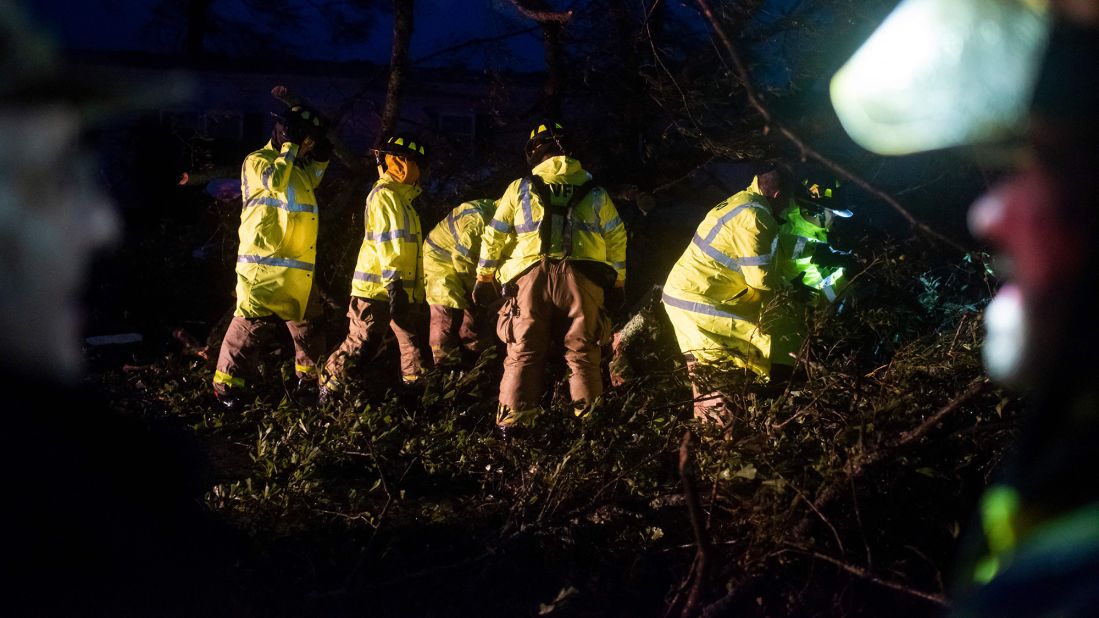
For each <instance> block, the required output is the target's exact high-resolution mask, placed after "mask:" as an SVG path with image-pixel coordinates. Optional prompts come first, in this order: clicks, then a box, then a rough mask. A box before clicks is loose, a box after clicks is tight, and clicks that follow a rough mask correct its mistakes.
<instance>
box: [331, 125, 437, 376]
mask: <svg viewBox="0 0 1099 618" xmlns="http://www.w3.org/2000/svg"><path fill="white" fill-rule="evenodd" d="M376 153H377V154H378V156H379V157H380V156H381V155H384V156H385V171H384V172H383V173H382V175H381V177H380V178H379V179H378V181H377V182H376V183H374V188H373V189H372V190H371V191H370V194H369V195H368V196H367V198H366V233H365V236H364V238H363V243H362V246H361V248H360V249H359V257H358V261H357V262H356V263H355V274H354V276H353V278H352V281H351V305H350V307H349V309H348V312H347V316H348V318H349V319H350V324H349V327H348V333H347V338H346V339H344V341H343V343H342V344H340V346H339V348H337V349H336V351H335V352H333V353H332V354H331V356H330V357H329V359H328V363H327V365H326V366H325V372H326V373H327V375H328V379H327V380H326V383H325V387H324V388H325V392H326V393H330V392H333V391H335V390H338V389H339V388H340V380H341V379H342V378H343V377H344V370H345V368H346V365H347V362H348V361H349V360H351V359H352V358H367V359H369V358H371V357H372V356H373V355H374V354H375V353H376V352H377V351H378V350H379V344H380V343H381V341H382V338H383V336H384V334H385V329H386V328H389V329H391V330H392V331H393V334H394V335H395V336H396V338H397V345H398V347H399V348H400V355H401V377H402V380H403V381H404V382H405V383H409V382H415V381H416V380H417V379H418V378H419V377H420V374H421V373H422V371H423V367H424V358H423V345H422V341H421V340H420V337H419V335H418V333H417V328H416V324H415V311H414V309H413V305H414V304H423V302H424V283H423V281H424V273H423V262H422V259H421V254H420V251H421V249H420V243H422V242H423V232H422V230H421V229H420V217H419V215H418V214H417V213H416V209H415V208H413V206H412V200H413V199H415V198H416V197H417V196H419V195H420V193H421V191H422V190H421V189H420V185H419V180H420V164H421V163H422V162H423V161H424V157H425V150H424V146H423V144H421V143H417V142H416V141H415V139H414V138H411V137H408V136H394V137H390V138H388V139H387V140H385V141H384V142H383V143H382V144H381V145H380V146H379V147H378V148H377V149H376Z"/></svg>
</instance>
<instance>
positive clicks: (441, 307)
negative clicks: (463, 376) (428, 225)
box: [424, 199, 496, 365]
mask: <svg viewBox="0 0 1099 618" xmlns="http://www.w3.org/2000/svg"><path fill="white" fill-rule="evenodd" d="M495 211H496V202H495V201H494V200H491V199H480V200H472V201H469V202H465V203H464V204H461V205H460V206H458V207H457V208H455V209H454V210H452V211H451V212H450V213H448V214H447V216H446V217H445V218H444V219H443V220H442V221H440V222H439V224H438V225H436V226H435V229H433V230H431V233H430V234H428V236H427V238H426V239H425V240H424V285H425V289H426V293H427V304H428V307H429V308H430V311H431V332H430V335H429V337H428V343H429V344H430V345H431V354H432V357H433V358H434V360H435V364H436V365H446V364H456V363H457V362H459V361H460V360H461V359H460V348H459V345H460V346H461V347H464V348H466V349H468V350H471V351H479V350H480V349H482V348H484V347H485V346H486V345H487V344H488V342H490V341H491V340H492V338H493V337H494V336H495V333H492V332H491V331H492V328H491V325H490V324H485V319H484V318H485V316H484V313H485V311H484V309H483V308H479V307H475V306H473V304H472V303H471V296H470V295H471V293H472V292H473V286H474V284H475V283H476V280H477V258H478V255H479V254H480V250H481V234H482V233H483V232H484V230H485V224H486V222H488V221H489V220H491V219H492V215H493V213H494V212H495Z"/></svg>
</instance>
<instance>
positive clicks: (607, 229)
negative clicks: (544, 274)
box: [477, 156, 626, 283]
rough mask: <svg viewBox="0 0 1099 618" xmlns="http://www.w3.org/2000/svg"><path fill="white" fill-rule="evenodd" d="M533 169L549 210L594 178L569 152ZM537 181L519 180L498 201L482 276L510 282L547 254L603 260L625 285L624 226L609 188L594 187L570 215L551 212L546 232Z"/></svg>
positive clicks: (483, 255)
mask: <svg viewBox="0 0 1099 618" xmlns="http://www.w3.org/2000/svg"><path fill="white" fill-rule="evenodd" d="M531 172H532V173H533V174H534V176H537V177H538V178H539V179H540V180H541V181H542V183H543V184H544V185H545V193H544V195H546V196H547V197H548V199H549V201H550V210H554V209H555V207H556V209H560V207H563V206H565V205H566V204H568V203H569V201H570V198H571V197H572V194H573V192H574V191H577V190H578V188H579V187H581V186H583V185H585V184H587V183H589V182H590V181H591V174H589V173H588V172H586V171H584V169H583V168H582V167H581V166H580V162H579V161H577V160H576V159H573V158H570V157H565V156H557V157H550V158H549V159H546V160H545V161H543V162H541V163H539V164H538V165H536V166H535V167H534V169H532V170H531ZM537 182H538V181H537V180H535V179H534V178H533V177H529V178H521V179H519V180H516V181H514V182H512V183H511V184H510V185H509V186H508V188H507V191H505V192H504V195H503V197H501V198H500V200H499V202H497V206H496V213H495V214H494V215H493V217H492V220H491V221H490V222H489V224H488V226H487V227H486V228H485V231H484V234H483V236H482V239H481V255H480V259H479V260H478V262H477V276H478V278H485V277H492V276H498V277H499V279H500V281H503V282H508V281H511V280H512V279H514V278H515V277H517V276H519V275H520V274H522V273H523V272H525V271H526V270H527V268H528V267H530V266H531V265H532V264H534V263H535V262H537V261H538V260H539V259H541V258H542V257H543V256H546V257H550V258H556V259H569V260H588V261H593V262H599V263H602V264H605V265H607V266H609V267H610V268H609V269H607V270H608V273H610V272H611V271H612V270H613V276H614V278H615V279H616V281H617V282H619V283H624V282H625V280H626V228H625V225H623V223H622V219H621V217H619V216H618V210H617V209H616V208H615V207H614V202H612V201H611V198H610V196H609V195H607V191H606V190H605V189H603V188H602V187H592V188H590V190H589V191H588V192H587V193H586V194H585V195H584V196H583V198H582V199H580V200H579V201H577V202H576V203H575V204H574V205H573V207H572V208H571V212H570V213H565V212H563V211H561V212H560V214H551V215H550V217H549V222H548V223H547V225H549V226H550V227H549V228H547V229H545V230H543V229H542V225H543V220H544V219H545V215H546V210H547V208H546V207H545V205H544V204H543V202H542V197H540V195H539V194H540V193H541V189H540V188H539V187H538V186H537V185H536V183H537ZM543 235H544V238H543ZM543 240H545V241H546V242H543ZM566 242H567V243H568V247H566V246H565V243H566ZM543 245H545V246H543ZM497 271H499V272H497ZM608 279H609V277H608ZM597 283H603V282H597ZM607 283H610V281H608V282H607Z"/></svg>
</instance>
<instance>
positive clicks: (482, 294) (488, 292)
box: [473, 281, 500, 307]
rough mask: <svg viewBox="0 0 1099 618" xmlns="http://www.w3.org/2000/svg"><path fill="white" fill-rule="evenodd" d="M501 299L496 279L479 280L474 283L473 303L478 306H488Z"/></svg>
mask: <svg viewBox="0 0 1099 618" xmlns="http://www.w3.org/2000/svg"><path fill="white" fill-rule="evenodd" d="M498 300H500V289H499V288H497V287H496V282H495V281H478V282H477V283H475V284H474V285H473V304H475V305H477V306H478V307H488V306H489V305H491V304H492V303H494V302H496V301H498Z"/></svg>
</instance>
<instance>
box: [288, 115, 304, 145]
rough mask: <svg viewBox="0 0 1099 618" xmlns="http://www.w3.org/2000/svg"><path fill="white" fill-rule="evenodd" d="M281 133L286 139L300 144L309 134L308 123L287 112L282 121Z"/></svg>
mask: <svg viewBox="0 0 1099 618" xmlns="http://www.w3.org/2000/svg"><path fill="white" fill-rule="evenodd" d="M282 134H283V135H284V136H285V137H286V141H288V142H290V143H291V144H297V145H298V146H301V144H302V142H304V141H305V138H306V137H307V136H308V135H309V125H307V124H305V121H304V120H302V119H301V118H298V117H297V116H296V115H294V114H287V117H286V120H284V121H283V122H282Z"/></svg>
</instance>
